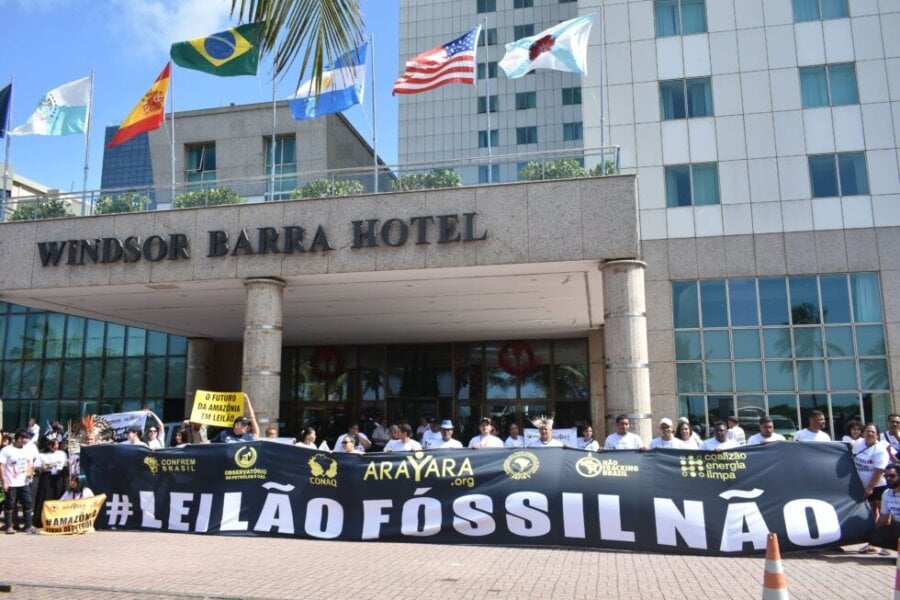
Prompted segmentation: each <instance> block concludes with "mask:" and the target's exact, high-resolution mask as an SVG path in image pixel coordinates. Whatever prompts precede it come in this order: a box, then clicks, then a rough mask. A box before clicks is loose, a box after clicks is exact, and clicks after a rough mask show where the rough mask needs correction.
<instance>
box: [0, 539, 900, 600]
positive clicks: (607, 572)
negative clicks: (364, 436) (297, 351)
mask: <svg viewBox="0 0 900 600" xmlns="http://www.w3.org/2000/svg"><path fill="white" fill-rule="evenodd" d="M853 549H854V548H847V551H846V552H829V553H799V554H789V555H785V557H784V561H783V562H784V569H785V574H786V577H787V581H788V589H789V591H790V594H791V598H794V599H803V598H805V599H809V600H824V599H829V598H835V599H840V600H851V599H854V598H865V599H867V600H872V599H875V598H890V597H892V594H893V585H894V575H895V560H894V559H893V558H881V557H875V556H859V555H857V554H856V553H855V552H853ZM763 563H764V559H763V558H762V557H753V558H706V557H695V556H673V555H663V554H641V553H631V552H606V551H584V550H570V549H547V550H539V549H527V548H525V549H523V548H515V549H512V548H493V547H480V546H438V545H427V544H400V543H394V544H387V543H374V542H325V541H308V540H290V539H275V538H238V537H224V536H201V535H192V534H175V533H145V532H135V531H128V532H126V531H99V532H97V533H93V534H89V535H83V536H65V537H55V536H41V535H26V534H21V533H20V534H18V535H15V536H11V535H10V536H7V535H0V583H2V584H7V585H11V586H12V591H11V592H7V593H2V592H0V600H5V599H7V598H9V599H10V600H13V599H29V600H31V599H34V600H41V599H48V600H49V599H52V600H59V598H67V599H70V598H71V599H76V600H77V599H94V598H97V597H103V598H109V599H111V600H125V599H127V598H134V599H139V600H148V599H181V598H303V599H304V600H318V599H322V600H325V599H332V598H340V599H341V600H365V599H367V598H372V599H377V600H391V599H395V598H396V599H401V598H402V599H404V600H408V599H415V598H441V599H442V600H443V599H446V600H455V599H460V600H462V599H466V600H480V599H490V600H493V599H503V600H506V599H511V598H523V599H524V598H527V599H528V600H535V599H537V598H553V599H554V600H563V599H565V600H580V599H584V600H587V599H591V600H596V599H606V598H610V599H612V598H616V599H618V598H622V599H631V598H634V599H656V598H660V599H662V598H665V599H666V600H675V599H678V598H686V599H690V600H698V599H702V598H709V599H714V600H717V599H726V598H727V599H732V598H733V599H738V598H740V599H744V598H759V596H760V593H761V591H762V576H763V566H764V564H763Z"/></svg>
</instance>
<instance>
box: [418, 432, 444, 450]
mask: <svg viewBox="0 0 900 600" xmlns="http://www.w3.org/2000/svg"><path fill="white" fill-rule="evenodd" d="M441 439H442V438H441V432H440V431H433V430H431V429H428V430H426V431H425V433H423V434H422V448H425V449H426V450H427V449H428V448H434V447H436V446H434V444H436V443H438V442H440V441H441Z"/></svg>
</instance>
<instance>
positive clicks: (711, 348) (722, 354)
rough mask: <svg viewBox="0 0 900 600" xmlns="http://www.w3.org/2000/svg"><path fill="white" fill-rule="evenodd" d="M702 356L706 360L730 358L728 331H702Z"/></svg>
mask: <svg viewBox="0 0 900 600" xmlns="http://www.w3.org/2000/svg"><path fill="white" fill-rule="evenodd" d="M703 358H704V359H706V360H717V359H719V360H721V359H729V358H731V342H730V340H729V338H728V331H723V330H720V329H717V330H711V331H709V330H707V331H704V332H703Z"/></svg>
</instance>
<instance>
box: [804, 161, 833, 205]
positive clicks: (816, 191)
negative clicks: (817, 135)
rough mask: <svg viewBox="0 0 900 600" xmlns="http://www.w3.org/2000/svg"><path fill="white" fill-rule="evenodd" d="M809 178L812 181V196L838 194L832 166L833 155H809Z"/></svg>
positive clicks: (821, 196) (819, 196) (820, 196)
mask: <svg viewBox="0 0 900 600" xmlns="http://www.w3.org/2000/svg"><path fill="white" fill-rule="evenodd" d="M807 161H808V163H809V179H810V181H811V182H812V197H813V198H825V197H830V196H837V195H838V182H837V171H835V167H834V155H833V154H825V155H820V156H810V157H809V158H808V159H807Z"/></svg>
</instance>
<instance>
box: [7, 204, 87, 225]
mask: <svg viewBox="0 0 900 600" xmlns="http://www.w3.org/2000/svg"><path fill="white" fill-rule="evenodd" d="M71 216H72V215H71V214H69V203H68V202H67V201H65V200H61V199H59V198H51V199H49V200H42V201H40V202H30V203H28V204H19V206H17V207H16V210H14V211H13V213H12V215H10V217H9V218H10V220H11V221H33V220H35V219H56V218H59V217H71Z"/></svg>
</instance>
